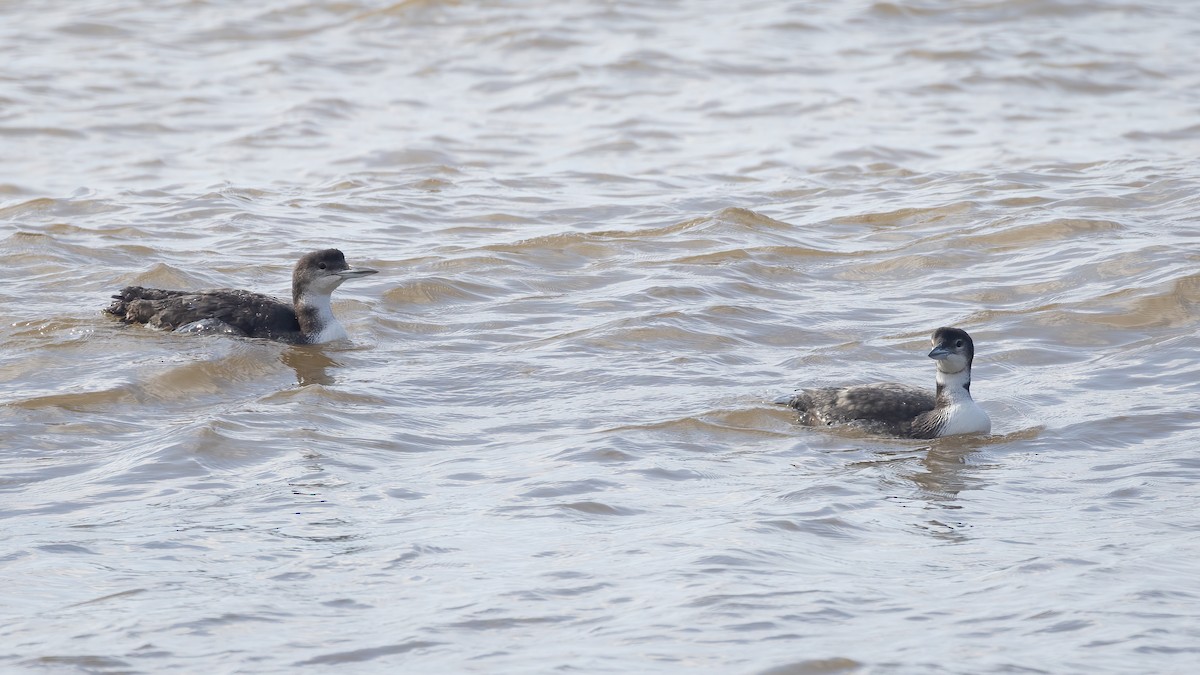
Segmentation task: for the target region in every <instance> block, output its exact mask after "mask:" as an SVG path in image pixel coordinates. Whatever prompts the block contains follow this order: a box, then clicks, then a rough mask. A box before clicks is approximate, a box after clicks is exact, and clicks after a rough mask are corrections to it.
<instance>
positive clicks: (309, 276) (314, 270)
mask: <svg viewBox="0 0 1200 675" xmlns="http://www.w3.org/2000/svg"><path fill="white" fill-rule="evenodd" d="M375 273H376V270H369V269H364V268H354V269H351V267H350V266H349V265H347V264H346V256H344V255H342V252H341V251H339V250H337V249H336V248H329V249H325V250H324V251H313V252H312V253H308V254H305V255H304V257H302V258H300V261H299V262H297V263H296V267H295V269H294V270H292V302H291V304H288V303H286V302H282V301H280V300H277V299H275V298H272V297H270V296H268V295H262V294H259V293H251V292H250V291H240V290H233V289H228V288H222V289H218V290H211V291H166V290H162V289H159V288H142V287H141V286H127V287H125V288H122V289H121V292H120V293H118V294H117V295H114V296H112V297H113V298H114V299H115V300H114V302H113V303H112V304H111V305H109V307H108V308H107V309H105V310H104V311H105V312H107V313H109V314H112V315H113V316H117V317H120V319H121V320H122V321H124V322H125V323H148V324H150V325H151V326H155V327H157V328H162V329H164V330H174V331H181V332H197V333H200V332H203V333H225V334H229V335H238V336H243V337H255V338H267V339H268V340H279V341H280V342H289V343H292V344H321V343H324V342H331V341H333V340H342V339H345V338H346V329H345V328H342V324H341V323H339V322H338V320H337V317H335V316H334V315H333V307H332V306H331V305H330V295H331V294H332V293H333V291H334V290H335V289H336V288H337V287H338V286H341V285H342V282H343V281H345V280H347V279H354V278H356V277H364V276H367V275H368V274H375Z"/></svg>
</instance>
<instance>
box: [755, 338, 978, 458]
mask: <svg viewBox="0 0 1200 675" xmlns="http://www.w3.org/2000/svg"><path fill="white" fill-rule="evenodd" d="M931 340H932V342H933V351H931V352H929V358H931V359H935V360H936V361H937V392H936V393H934V394H930V393H929V392H928V391H926V390H924V389H918V388H917V387H910V386H908V385H904V384H896V383H894V382H881V383H878V384H863V385H856V386H850V387H831V388H823V389H804V390H802V391H799V392H797V393H796V394H795V395H793V396H791V397H788V398H783V399H780V400H778V401H776V403H779V404H782V405H789V406H791V407H793V408H795V409H796V410H799V411H800V422H801V423H802V424H807V425H809V426H828V425H833V424H850V425H853V426H856V427H859V428H861V429H865V430H867V431H870V432H872V433H878V434H886V435H889V436H900V437H902V438H938V437H941V436H954V435H956V434H974V433H980V434H987V433H991V431H992V420H991V418H989V417H988V414H987V413H986V412H984V410H983V408H980V407H979V405H978V404H977V403H975V401H974V400H973V399H972V398H971V362H972V361H973V360H974V359H975V343H974V342H973V341H972V340H971V336H970V335H967V332H966V331H964V330H961V329H958V328H939V329H937V330H936V331H934V332H933V336H932V338H931Z"/></svg>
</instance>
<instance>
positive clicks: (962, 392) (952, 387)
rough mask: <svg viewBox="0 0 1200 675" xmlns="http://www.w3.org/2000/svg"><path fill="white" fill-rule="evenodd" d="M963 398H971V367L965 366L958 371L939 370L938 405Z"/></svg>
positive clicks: (967, 399)
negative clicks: (945, 371) (946, 371)
mask: <svg viewBox="0 0 1200 675" xmlns="http://www.w3.org/2000/svg"><path fill="white" fill-rule="evenodd" d="M963 400H966V401H969V400H971V368H970V367H967V368H963V369H962V370H960V371H958V372H957V373H943V372H942V371H941V370H939V371H937V401H938V405H942V404H951V403H955V402H958V401H963Z"/></svg>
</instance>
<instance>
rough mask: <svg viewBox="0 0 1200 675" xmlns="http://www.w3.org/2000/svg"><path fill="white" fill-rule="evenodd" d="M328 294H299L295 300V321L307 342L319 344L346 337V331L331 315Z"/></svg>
mask: <svg viewBox="0 0 1200 675" xmlns="http://www.w3.org/2000/svg"><path fill="white" fill-rule="evenodd" d="M331 300H332V298H331V296H330V295H329V294H328V293H324V294H322V293H300V294H298V295H297V296H296V298H295V306H296V319H297V320H298V321H299V322H300V332H301V333H302V334H303V335H304V338H305V340H306V341H307V342H309V343H311V344H320V343H322V342H331V341H333V340H342V339H345V338H346V337H347V335H346V329H345V328H343V327H342V324H341V323H340V322H339V321H338V320H337V317H336V316H334V315H333V304H332V302H331Z"/></svg>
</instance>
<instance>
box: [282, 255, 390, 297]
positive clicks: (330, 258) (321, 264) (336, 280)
mask: <svg viewBox="0 0 1200 675" xmlns="http://www.w3.org/2000/svg"><path fill="white" fill-rule="evenodd" d="M377 271H378V270H370V269H366V268H363V267H357V268H351V267H350V266H349V265H347V264H346V256H344V255H342V252H341V251H339V250H337V249H336V248H327V249H325V250H324V251H313V252H312V253H307V254H305V255H304V257H303V258H300V261H299V262H297V263H296V268H295V269H294V270H292V299H293V300H299V299H300V298H302V297H305V296H310V297H319V296H326V297H328V296H329V294H331V293H333V291H334V290H336V289H337V287H338V286H341V285H342V282H343V281H345V280H347V279H354V278H356V277H365V276H367V275H368V274H375V273H376V272H377Z"/></svg>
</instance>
